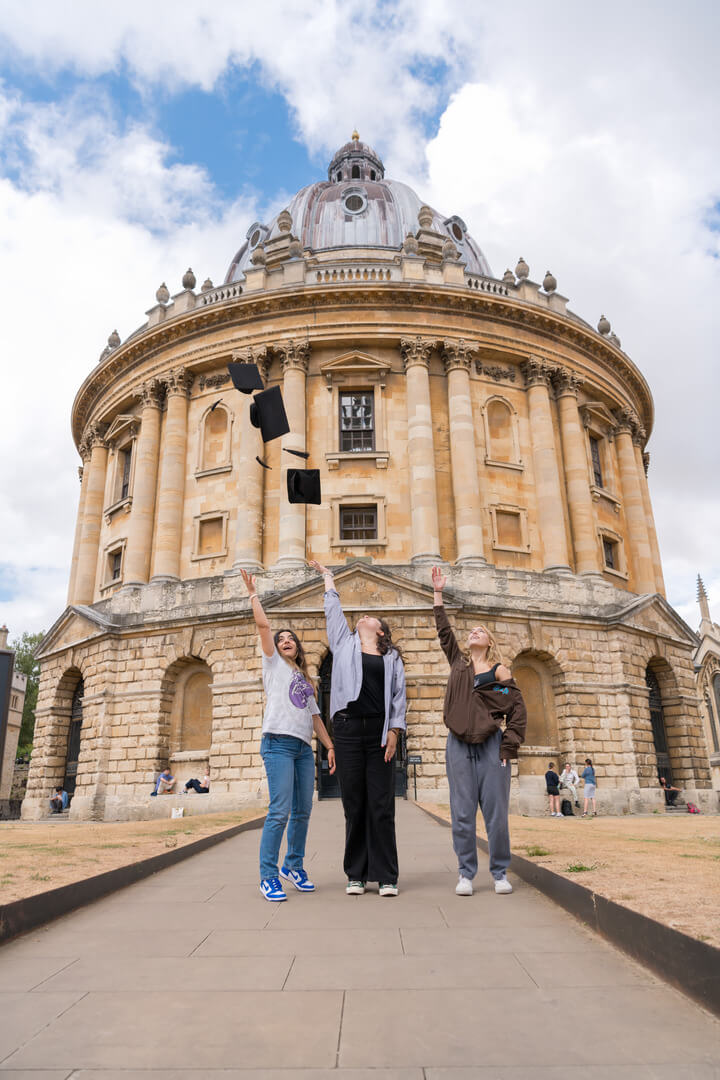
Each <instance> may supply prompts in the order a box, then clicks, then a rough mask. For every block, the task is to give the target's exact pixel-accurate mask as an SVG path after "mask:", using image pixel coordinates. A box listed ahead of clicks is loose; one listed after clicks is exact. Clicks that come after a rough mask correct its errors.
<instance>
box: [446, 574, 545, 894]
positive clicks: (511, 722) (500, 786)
mask: <svg viewBox="0 0 720 1080" xmlns="http://www.w3.org/2000/svg"><path fill="white" fill-rule="evenodd" d="M432 584H433V590H434V597H433V611H434V614H435V625H436V627H437V632H438V637H439V639H440V645H441V647H442V650H443V652H444V653H445V656H446V657H447V660H448V663H449V664H450V677H449V679H448V684H447V690H446V691H445V705H444V708H443V720H444V721H445V726H446V727H447V728H448V736H447V747H446V752H445V761H446V768H447V777H448V784H449V786H450V816H451V818H452V837H453V847H454V849H455V854H456V855H457V858H458V873H459V877H458V883H457V885H456V887H455V892H456V893H457V894H458V896H472V891H473V885H472V883H473V878H474V877H475V875H476V874H477V869H478V857H477V837H476V831H475V823H476V820H477V810H478V806H480V810H481V812H482V816H483V819H484V821H485V828H486V830H487V837H488V849H489V854H490V873H491V875H492V877H493V879H494V881H495V892H496V893H511V892H512V885H511V884H510V882H509V881H508V879H507V876H506V872H507V868H508V866H509V865H510V828H509V824H508V805H509V801H510V777H511V772H512V769H511V765H510V762H511V761H512V760H513V759H514V758H516V757H517V751H518V747H519V746H520V745H521V744H522V743H523V741H524V739H525V727H526V725H527V713H526V711H525V703H524V701H523V698H522V694H521V693H520V690H519V688H518V686H517V685H516V683H515V682H514V681H513V678H512V674H511V672H510V671H509V669H508V668H507V667H505V665H504V664H503V663H502V662H501V661H500V657H499V656H498V652H497V646H496V644H495V641H494V639H493V637H492V635H491V634H490V633H488V631H487V629H486V628H485V627H484V626H474V627H473V628H472V630H471V631H470V633H469V634H468V638H467V650H466V651H464V650H462V649H461V648H460V646H459V645H458V643H457V639H456V637H455V634H454V633H453V631H452V628H451V626H450V623H449V621H448V617H447V615H446V613H445V607H444V605H443V589H444V588H445V585H446V584H447V579H446V577H445V575H444V574H443V573H442V571H441V570H440V568H439V567H437V566H433V568H432ZM503 719H504V720H505V729H504V730H503V729H502V722H503Z"/></svg>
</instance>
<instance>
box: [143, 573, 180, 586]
mask: <svg viewBox="0 0 720 1080" xmlns="http://www.w3.org/2000/svg"><path fill="white" fill-rule="evenodd" d="M179 580H180V577H179V576H178V575H177V574H153V576H152V577H151V578H150V581H149V582H148V584H149V585H174V584H175V583H176V582H178V581H179Z"/></svg>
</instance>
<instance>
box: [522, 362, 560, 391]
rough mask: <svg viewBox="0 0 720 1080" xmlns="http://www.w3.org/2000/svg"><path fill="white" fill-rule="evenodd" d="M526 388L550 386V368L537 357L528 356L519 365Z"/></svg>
mask: <svg viewBox="0 0 720 1080" xmlns="http://www.w3.org/2000/svg"><path fill="white" fill-rule="evenodd" d="M520 370H521V372H522V375H523V379H524V380H525V385H526V386H550V382H551V380H552V368H551V367H550V365H549V364H546V363H545V361H544V360H540V358H539V357H537V356H528V358H527V360H525V361H524V362H523V363H522V364H521V365H520Z"/></svg>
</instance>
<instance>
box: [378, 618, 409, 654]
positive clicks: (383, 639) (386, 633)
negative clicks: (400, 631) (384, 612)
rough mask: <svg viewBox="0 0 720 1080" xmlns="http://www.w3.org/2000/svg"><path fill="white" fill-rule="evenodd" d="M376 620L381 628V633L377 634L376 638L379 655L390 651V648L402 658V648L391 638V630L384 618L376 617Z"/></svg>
mask: <svg viewBox="0 0 720 1080" xmlns="http://www.w3.org/2000/svg"><path fill="white" fill-rule="evenodd" d="M378 622H379V623H380V628H381V630H382V633H381V634H378V639H377V644H378V649H379V651H380V655H381V656H384V655H385V653H388V652H390V650H391V649H394V650H395V652H396V653H397V654H398V656H399V657H400V659H401V660H402V658H403V654H402V649H401V648H400V646H399V645H396V644H395V642H394V641H393V639H392V631H391V630H390V627H389V626H388V624H387V623H386V622H385V620H384V619H378Z"/></svg>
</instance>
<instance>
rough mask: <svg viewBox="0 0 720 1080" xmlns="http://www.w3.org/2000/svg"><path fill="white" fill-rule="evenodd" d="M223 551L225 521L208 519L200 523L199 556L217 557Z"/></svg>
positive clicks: (216, 518) (218, 518)
mask: <svg viewBox="0 0 720 1080" xmlns="http://www.w3.org/2000/svg"><path fill="white" fill-rule="evenodd" d="M222 549H223V519H222V518H221V517H215V518H206V519H205V521H201V522H200V528H199V534H198V555H216V554H219V553H220V552H221V551H222Z"/></svg>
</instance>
